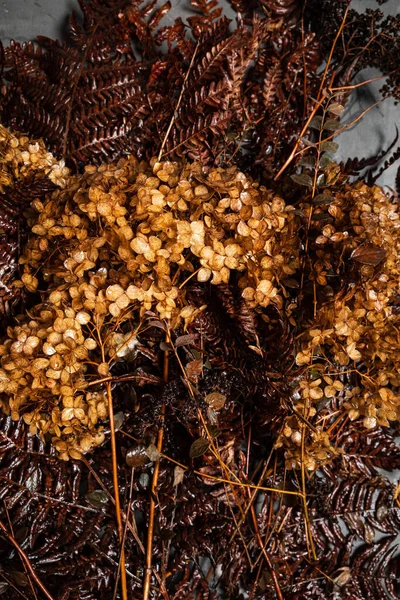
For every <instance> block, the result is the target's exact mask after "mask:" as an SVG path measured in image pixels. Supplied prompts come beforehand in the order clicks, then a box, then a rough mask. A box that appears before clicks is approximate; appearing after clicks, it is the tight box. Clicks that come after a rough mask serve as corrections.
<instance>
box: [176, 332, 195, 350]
mask: <svg viewBox="0 0 400 600" xmlns="http://www.w3.org/2000/svg"><path fill="white" fill-rule="evenodd" d="M195 341H196V336H195V335H194V334H193V333H189V334H188V335H181V336H179V337H178V338H176V340H175V348H179V347H180V346H190V344H193V343H194V342H195Z"/></svg>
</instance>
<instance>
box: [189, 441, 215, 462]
mask: <svg viewBox="0 0 400 600" xmlns="http://www.w3.org/2000/svg"><path fill="white" fill-rule="evenodd" d="M209 446H210V442H209V441H208V440H206V439H205V438H203V437H201V438H199V439H198V440H195V441H194V442H193V444H192V445H191V446H190V452H189V456H190V458H198V457H199V456H201V455H202V454H204V452H207V450H208V448H209Z"/></svg>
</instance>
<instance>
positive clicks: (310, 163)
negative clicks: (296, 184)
mask: <svg viewBox="0 0 400 600" xmlns="http://www.w3.org/2000/svg"><path fill="white" fill-rule="evenodd" d="M315 162H316V161H315V157H314V156H303V158H301V159H300V160H299V162H298V163H297V164H298V166H299V167H309V168H310V169H313V168H314V167H315Z"/></svg>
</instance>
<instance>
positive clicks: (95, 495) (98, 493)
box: [86, 490, 109, 508]
mask: <svg viewBox="0 0 400 600" xmlns="http://www.w3.org/2000/svg"><path fill="white" fill-rule="evenodd" d="M86 500H87V501H88V502H89V504H90V505H91V506H93V508H104V507H105V505H106V504H108V501H109V497H108V495H107V494H106V492H105V491H104V490H95V491H94V492H91V493H90V494H86Z"/></svg>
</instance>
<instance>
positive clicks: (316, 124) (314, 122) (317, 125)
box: [308, 117, 322, 129]
mask: <svg viewBox="0 0 400 600" xmlns="http://www.w3.org/2000/svg"><path fill="white" fill-rule="evenodd" d="M321 125H322V117H313V118H312V119H311V121H310V123H309V125H308V126H309V127H311V128H312V129H321Z"/></svg>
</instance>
